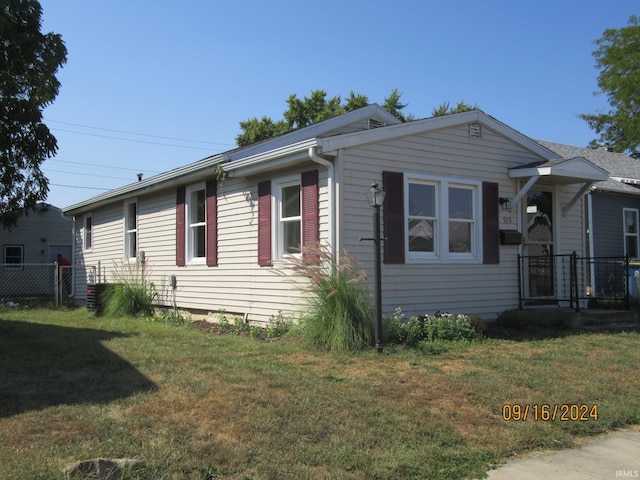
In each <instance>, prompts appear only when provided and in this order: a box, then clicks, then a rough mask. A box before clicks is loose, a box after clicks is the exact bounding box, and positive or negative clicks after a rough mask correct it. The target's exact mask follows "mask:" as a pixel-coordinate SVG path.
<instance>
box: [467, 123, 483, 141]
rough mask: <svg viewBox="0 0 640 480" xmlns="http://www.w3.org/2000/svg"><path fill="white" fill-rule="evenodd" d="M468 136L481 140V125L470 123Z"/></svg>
mask: <svg viewBox="0 0 640 480" xmlns="http://www.w3.org/2000/svg"><path fill="white" fill-rule="evenodd" d="M469 136H470V137H471V138H482V125H480V124H479V123H470V124H469Z"/></svg>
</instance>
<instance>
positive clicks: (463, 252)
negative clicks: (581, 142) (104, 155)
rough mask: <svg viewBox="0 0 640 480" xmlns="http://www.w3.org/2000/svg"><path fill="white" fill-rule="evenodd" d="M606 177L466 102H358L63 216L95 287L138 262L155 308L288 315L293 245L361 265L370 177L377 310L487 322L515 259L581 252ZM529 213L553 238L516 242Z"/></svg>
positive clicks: (513, 278)
mask: <svg viewBox="0 0 640 480" xmlns="http://www.w3.org/2000/svg"><path fill="white" fill-rule="evenodd" d="M225 177H228V178H225ZM606 178H607V174H606V172H604V171H603V170H602V169H601V168H599V167H597V166H595V165H593V164H592V163H590V162H589V161H587V160H585V159H584V158H581V157H577V158H572V159H561V158H559V157H558V155H556V154H554V153H553V152H552V151H551V150H548V149H547V148H545V147H543V146H542V145H540V144H539V143H537V142H535V141H533V140H531V139H530V138H528V137H526V136H525V135H522V134H521V133H519V132H517V131H515V130H514V129H512V128H510V127H509V126H507V125H505V124H503V123H501V122H500V121H498V120H496V119H494V118H493V117H491V116H489V115H487V114H485V113H483V112H481V111H478V110H475V111H470V112H465V113H460V114H454V115H447V116H442V117H434V118H429V119H425V120H418V121H414V122H408V123H400V122H399V121H398V120H397V119H396V118H395V117H393V116H391V115H390V114H388V113H387V112H386V111H385V110H384V109H382V108H381V107H379V106H377V105H370V106H368V107H365V108H362V109H359V110H356V111H353V112H349V113H346V114H344V115H341V116H339V117H335V118H332V119H329V120H326V121H324V122H320V123H317V124H314V125H312V126H309V127H306V128H302V129H299V130H296V131H293V132H290V133H287V134H284V135H281V136H279V137H275V138H273V139H270V140H266V141H263V142H260V143H257V144H254V145H251V146H248V147H245V148H240V149H236V150H232V151H229V152H226V153H223V154H219V155H214V156H211V157H208V158H205V159H203V160H201V161H199V162H195V163H191V164H189V165H186V166H184V167H181V168H178V169H175V170H172V171H169V172H166V173H162V174H160V175H157V176H154V177H151V178H148V179H146V180H142V181H140V182H136V183H133V184H131V185H126V186H123V187H121V188H117V189H115V190H112V191H109V192H106V193H104V194H101V195H98V196H96V197H93V198H91V199H88V200H86V201H84V202H80V203H78V204H75V205H71V206H69V207H66V208H65V209H64V213H65V214H66V215H70V216H73V218H74V220H75V232H76V237H75V238H76V242H75V244H76V250H75V261H76V263H79V264H84V265H87V266H96V265H98V264H100V266H101V267H100V272H101V274H102V277H104V279H105V280H106V281H113V279H114V271H113V270H114V266H117V265H120V266H121V265H122V264H123V263H125V264H128V263H129V262H135V261H136V259H140V258H141V257H144V259H145V262H146V263H145V270H146V274H147V277H148V278H149V279H150V280H151V281H153V283H154V285H155V287H156V289H157V291H158V293H159V297H158V298H159V301H160V302H161V303H164V304H165V305H172V304H173V302H174V301H175V304H176V305H177V306H178V307H180V308H185V309H192V310H194V311H198V312H215V311H218V310H226V311H228V312H236V313H242V314H247V315H248V318H249V319H250V320H252V321H261V322H264V321H267V320H268V319H269V318H270V317H272V316H276V315H278V314H279V313H280V312H281V313H283V314H286V315H288V314H296V312H299V309H300V307H301V305H302V299H301V295H300V293H299V291H298V290H297V289H296V287H295V285H294V284H293V283H292V281H291V280H292V279H291V278H290V277H287V276H282V275H278V274H277V272H279V271H282V269H283V261H282V259H283V257H286V255H291V254H295V253H294V252H295V251H296V248H297V247H299V246H300V245H302V246H305V245H312V244H315V243H317V242H320V243H321V244H324V245H326V246H328V247H329V248H331V249H332V250H333V251H334V252H336V253H340V252H343V251H346V252H348V253H349V254H350V255H352V256H355V257H356V258H357V259H358V260H360V262H361V263H362V265H363V267H364V268H365V269H366V270H367V271H368V272H372V271H373V247H372V244H371V243H370V242H363V241H360V240H359V239H360V238H362V237H365V238H366V237H371V236H372V229H373V223H372V222H373V220H372V209H371V208H370V207H369V204H368V202H367V198H366V193H367V191H368V190H369V189H370V188H371V184H372V182H374V181H375V182H378V183H380V185H381V186H383V188H384V190H385V192H386V199H385V203H384V206H383V209H382V210H383V211H382V225H383V230H384V237H385V240H384V242H383V251H384V253H383V256H384V263H383V266H382V295H383V298H382V304H383V310H384V311H385V313H390V312H392V311H393V310H395V309H396V308H397V307H400V308H402V310H403V311H404V312H406V313H407V314H414V313H415V314H425V313H432V312H435V311H438V310H440V311H442V310H446V311H449V312H453V313H467V314H479V315H482V316H485V317H486V318H493V317H495V316H496V315H497V314H498V313H499V312H501V311H504V310H506V309H510V308H515V307H517V306H518V298H519V295H518V262H517V254H518V253H521V254H528V253H529V254H535V253H538V252H542V251H552V252H556V253H562V252H566V253H571V252H573V251H576V252H578V253H582V252H584V235H583V230H584V212H583V202H582V201H579V200H581V198H582V196H583V195H584V194H585V193H586V192H587V191H588V190H589V187H590V185H591V184H592V183H593V182H596V181H601V180H605V179H606ZM527 207H529V208H527ZM527 212H529V213H527ZM536 215H545V216H546V219H547V220H548V222H550V224H551V225H552V228H547V229H546V230H545V231H546V232H549V233H548V235H547V237H550V238H546V237H545V238H538V237H536V238H535V239H531V241H529V240H528V239H527V225H528V224H530V223H531V221H532V219H533V218H534V217H535V216H536ZM520 234H521V235H520ZM120 268H121V267H120ZM525 274H526V272H525ZM551 275H555V273H551ZM539 276H540V272H539V271H538V272H536V274H535V275H532V276H531V277H530V278H531V280H530V282H537V281H539V278H538V277H539ZM102 277H101V278H102ZM369 279H370V280H371V281H372V278H371V275H369ZM551 284H552V285H555V287H554V288H556V289H561V288H564V287H562V285H561V282H552V283H551ZM530 290H531V291H536V289H535V288H533V289H530ZM549 293H550V292H545V297H546V298H548V297H549V296H554V295H556V294H557V296H558V298H563V294H564V292H560V291H555V292H551V293H552V295H549Z"/></svg>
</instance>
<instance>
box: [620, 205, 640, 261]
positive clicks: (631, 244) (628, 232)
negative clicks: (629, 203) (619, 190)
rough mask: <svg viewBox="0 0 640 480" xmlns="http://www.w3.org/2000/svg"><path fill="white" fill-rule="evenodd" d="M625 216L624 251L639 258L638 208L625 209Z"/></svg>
mask: <svg viewBox="0 0 640 480" xmlns="http://www.w3.org/2000/svg"><path fill="white" fill-rule="evenodd" d="M623 217H624V253H625V255H628V256H629V257H631V258H638V210H637V209H635V208H625V209H623Z"/></svg>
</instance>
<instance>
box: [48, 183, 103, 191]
mask: <svg viewBox="0 0 640 480" xmlns="http://www.w3.org/2000/svg"><path fill="white" fill-rule="evenodd" d="M49 185H52V186H54V187H68V188H86V189H87V190H104V191H107V190H112V189H111V188H101V187H81V186H80V185H62V184H60V183H50V184H49Z"/></svg>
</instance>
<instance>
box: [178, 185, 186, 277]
mask: <svg viewBox="0 0 640 480" xmlns="http://www.w3.org/2000/svg"><path fill="white" fill-rule="evenodd" d="M185 192H186V189H185V187H178V191H177V194H176V265H177V266H179V267H183V266H184V265H185V256H184V247H185V245H184V236H185V230H184V228H185V224H184V222H185Z"/></svg>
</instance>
